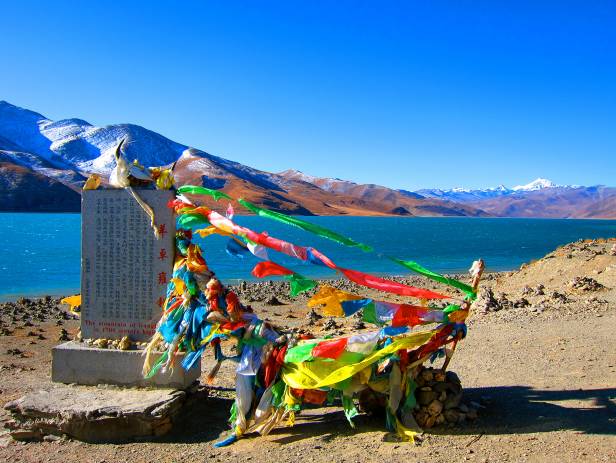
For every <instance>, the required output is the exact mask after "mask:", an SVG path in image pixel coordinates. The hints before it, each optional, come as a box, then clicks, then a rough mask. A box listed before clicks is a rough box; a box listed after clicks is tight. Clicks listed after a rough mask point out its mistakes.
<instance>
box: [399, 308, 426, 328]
mask: <svg viewBox="0 0 616 463" xmlns="http://www.w3.org/2000/svg"><path fill="white" fill-rule="evenodd" d="M425 313H426V309H425V307H418V306H415V305H408V304H402V305H400V307H398V310H396V313H394V318H393V319H392V320H391V326H416V325H419V324H421V316H422V315H423V314H425Z"/></svg>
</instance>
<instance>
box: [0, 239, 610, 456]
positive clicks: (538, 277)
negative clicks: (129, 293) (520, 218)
mask: <svg viewBox="0 0 616 463" xmlns="http://www.w3.org/2000/svg"><path fill="white" fill-rule="evenodd" d="M614 243H616V241H614V240H612V241H591V242H576V243H572V244H570V245H567V246H564V247H562V248H559V249H558V250H556V251H554V252H553V253H551V254H549V255H548V256H546V257H545V258H543V259H541V260H539V261H537V262H534V263H531V264H529V265H526V266H523V267H522V269H521V270H520V271H517V272H511V273H505V274H494V275H487V276H486V278H485V279H484V281H483V283H482V288H483V289H482V292H481V295H480V298H479V300H478V301H477V302H476V304H475V305H474V307H473V316H472V319H471V320H470V321H469V330H468V336H467V337H466V339H465V340H464V341H463V342H462V343H460V346H459V348H458V350H457V352H456V355H455V356H454V358H453V360H452V362H451V364H450V370H453V371H455V372H456V373H458V375H459V376H460V378H461V380H462V384H463V386H464V388H465V392H464V394H465V399H464V400H465V401H474V402H477V403H480V404H482V407H483V408H481V409H480V410H479V418H478V419H477V420H476V421H474V422H466V423H462V424H459V425H456V426H454V427H448V426H444V427H441V428H436V429H431V430H429V431H427V432H426V433H425V435H424V437H423V440H422V442H421V443H420V444H416V445H413V444H408V443H400V442H395V441H394V439H392V436H391V435H389V434H388V433H387V432H386V431H385V428H384V421H383V420H382V419H379V418H375V417H369V416H366V415H360V416H358V417H357V418H356V419H355V421H356V428H355V429H351V428H350V427H349V425H348V424H347V422H346V419H345V417H344V414H343V413H342V411H341V410H340V409H337V408H320V409H310V410H307V411H306V412H302V414H301V415H300V416H298V419H297V421H296V425H295V426H294V427H292V428H288V427H282V428H278V429H275V430H274V431H273V432H272V433H271V434H270V435H269V436H265V437H258V436H248V437H246V438H244V439H242V440H240V441H239V442H237V443H235V444H233V445H231V446H229V447H226V448H222V449H216V448H213V447H212V443H213V442H215V441H216V440H218V439H219V438H220V437H222V436H225V435H226V434H227V433H228V427H227V424H226V420H227V417H228V411H229V408H230V406H231V403H232V400H233V390H232V387H233V365H231V364H227V365H225V366H224V367H223V368H222V369H221V372H220V373H219V376H218V377H217V381H216V385H215V386H214V387H213V388H212V389H211V390H210V394H209V397H208V398H207V399H205V400H203V401H202V403H200V404H199V405H198V406H196V407H194V408H193V409H192V410H190V413H189V414H188V415H187V416H185V417H184V422H183V423H181V424H180V425H178V426H177V427H176V428H175V429H174V430H173V431H172V432H171V433H170V434H168V435H166V436H164V437H163V438H160V439H155V440H154V439H153V440H151V441H142V442H134V443H127V444H120V445H115V444H86V443H82V442H78V441H73V440H65V439H60V440H54V441H51V442H32V443H21V442H15V441H12V440H10V438H8V437H7V435H6V434H5V435H4V436H0V439H1V440H2V444H1V446H0V460H2V461H11V462H17V461H27V462H66V461H88V462H123V461H125V462H131V463H134V462H141V461H143V462H149V461H159V462H167V461H169V462H171V461H186V462H188V461H190V462H193V461H214V462H216V461H220V462H223V461H224V462H233V461H266V462H269V461H275V462H286V461H291V462H299V461H308V462H337V461H349V462H363V461H396V460H400V461H403V460H408V459H411V460H412V461H418V462H420V461H421V462H437V461H476V462H486V461H516V462H517V461H546V462H550V461H554V462H556V461H558V462H561V461H604V462H614V461H616V342H614V333H616V256H614V255H611V251H612V247H613V246H614ZM410 280H411V281H414V282H415V283H417V281H416V280H415V279H412V278H411V279H410ZM424 283H425V282H424ZM336 284H340V285H343V286H344V283H336ZM428 286H429V285H428ZM272 296H276V298H277V299H278V300H279V301H280V302H281V303H282V305H277V306H276V305H271V304H272V303H275V302H276V301H273V300H272ZM242 299H243V300H244V301H247V302H249V303H250V304H251V305H253V307H254V308H255V310H256V311H257V312H258V313H260V314H262V316H263V317H265V318H268V319H270V320H271V321H273V322H274V323H278V324H280V325H285V326H289V327H296V328H299V327H304V328H306V327H307V325H308V320H309V317H307V314H308V310H307V309H306V308H305V298H300V299H298V300H297V301H295V302H290V301H289V300H288V299H287V298H286V297H284V295H283V292H282V285H275V284H274V285H272V284H259V285H248V286H247V287H244V288H242ZM55 307H56V301H53V300H52V301H48V302H47V303H40V305H36V304H34V305H32V306H30V307H27V308H26V309H24V308H23V307H21V308H19V309H18V310H16V309H15V308H13V307H8V308H7V307H6V306H3V307H2V313H1V325H0V331H1V333H2V335H1V336H0V378H1V379H2V381H1V382H0V402H2V403H6V402H8V401H10V400H13V399H16V398H18V397H20V396H22V395H23V394H24V393H25V392H28V391H32V390H36V389H38V388H40V387H44V386H45V383H48V382H49V381H50V359H51V352H50V349H51V347H52V346H53V345H55V344H57V343H58V337H59V335H60V330H61V329H66V331H67V332H68V334H69V336H74V335H75V334H76V333H77V331H78V323H79V322H78V321H77V320H66V318H69V317H67V316H66V314H65V313H64V312H61V311H57V309H55ZM41 310H42V311H44V312H46V313H45V315H44V316H38V319H37V318H36V317H34V316H33V313H34V314H35V315H36V314H37V313H40V311H41ZM335 322H336V323H333V324H332V322H331V321H329V320H326V319H321V320H318V321H315V322H314V324H313V326H310V327H307V328H309V329H311V330H315V331H317V332H319V331H321V332H323V331H326V332H331V333H347V332H350V330H351V329H357V327H356V326H354V324H356V323H357V321H356V320H336V321H335ZM24 325H25V326H24ZM29 325H32V326H29ZM210 366H211V361H209V360H208V361H206V362H204V365H203V370H204V371H207V370H209V367H210ZM8 419H9V417H8V416H7V414H6V412H0V420H3V421H6V420H8Z"/></svg>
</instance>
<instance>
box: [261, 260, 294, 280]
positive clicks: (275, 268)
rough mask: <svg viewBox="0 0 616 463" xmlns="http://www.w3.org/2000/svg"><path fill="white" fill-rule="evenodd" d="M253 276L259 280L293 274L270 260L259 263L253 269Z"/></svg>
mask: <svg viewBox="0 0 616 463" xmlns="http://www.w3.org/2000/svg"><path fill="white" fill-rule="evenodd" d="M252 274H253V275H254V276H255V277H257V278H264V277H270V276H274V275H292V274H293V272H292V271H291V270H289V269H288V268H284V267H283V266H282V265H278V264H276V263H274V262H272V261H270V260H265V261H263V262H259V263H258V264H257V265H255V268H253V269H252Z"/></svg>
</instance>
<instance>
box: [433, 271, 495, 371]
mask: <svg viewBox="0 0 616 463" xmlns="http://www.w3.org/2000/svg"><path fill="white" fill-rule="evenodd" d="M484 268H485V263H484V262H483V259H479V260H476V261H475V262H473V265H472V267H471V269H470V272H471V274H472V276H473V279H472V280H471V286H472V288H473V291H474V292H475V293H477V289H478V288H479V282H480V281H481V276H482V275H483V270H484ZM471 305H472V301H470V300H469V299H466V300H465V301H464V303H463V304H462V307H460V310H464V311H466V312H467V315H466V318H468V315H470V310H471ZM460 339H461V333H458V334H457V335H456V339H455V340H454V341H453V346H451V350H450V351H449V352H448V353H447V354H446V357H445V362H444V363H443V367H442V368H441V371H442V372H443V373H445V370H447V367H448V366H449V362H451V358H452V357H453V353H454V352H455V350H456V347H457V345H458V341H459V340H460Z"/></svg>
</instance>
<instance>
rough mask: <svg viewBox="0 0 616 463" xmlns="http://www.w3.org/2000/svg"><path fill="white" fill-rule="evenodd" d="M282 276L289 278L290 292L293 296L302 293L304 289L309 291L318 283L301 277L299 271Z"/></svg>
mask: <svg viewBox="0 0 616 463" xmlns="http://www.w3.org/2000/svg"><path fill="white" fill-rule="evenodd" d="M284 278H285V279H287V280H289V283H290V286H291V291H290V294H291V296H292V297H295V296H297V295H298V294H301V293H303V292H304V291H310V290H311V289H312V288H314V287H316V286H317V284H318V283H317V282H316V281H314V280H311V279H309V278H306V277H303V276H302V275H300V274H299V273H293V274H291V275H285V276H284Z"/></svg>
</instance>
